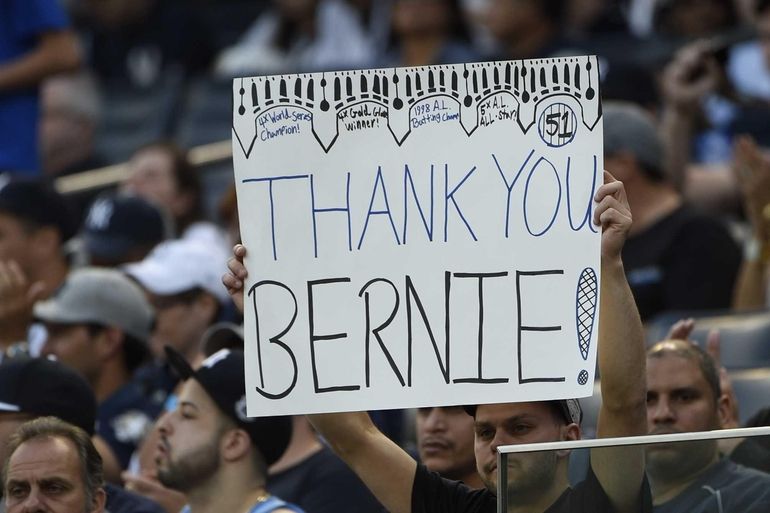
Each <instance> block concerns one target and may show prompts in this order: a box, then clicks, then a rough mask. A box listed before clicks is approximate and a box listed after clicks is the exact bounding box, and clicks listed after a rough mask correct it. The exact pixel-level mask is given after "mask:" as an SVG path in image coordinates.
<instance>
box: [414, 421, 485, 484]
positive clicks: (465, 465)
mask: <svg viewBox="0 0 770 513" xmlns="http://www.w3.org/2000/svg"><path fill="white" fill-rule="evenodd" d="M417 448H418V450H419V451H420V460H421V461H422V462H423V463H424V464H425V466H426V467H428V469H429V470H432V471H434V472H438V473H439V474H441V475H442V476H444V477H446V478H449V479H455V480H460V479H464V478H465V477H466V476H467V475H469V474H472V473H473V472H475V471H476V457H475V455H474V453H473V417H471V416H470V415H468V414H467V413H465V410H463V409H462V408H461V407H459V406H449V407H445V408H420V409H419V410H417Z"/></svg>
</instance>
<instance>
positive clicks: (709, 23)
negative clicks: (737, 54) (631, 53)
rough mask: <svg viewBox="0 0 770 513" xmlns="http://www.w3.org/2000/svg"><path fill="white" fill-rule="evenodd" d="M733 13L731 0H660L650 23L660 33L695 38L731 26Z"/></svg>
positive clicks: (733, 23)
mask: <svg viewBox="0 0 770 513" xmlns="http://www.w3.org/2000/svg"><path fill="white" fill-rule="evenodd" d="M736 14H737V13H736V11H735V6H734V4H733V1H732V0H659V1H658V2H656V4H655V11H654V14H653V26H654V29H655V32H656V33H657V34H659V35H663V36H668V37H672V38H682V39H695V38H698V37H706V36H711V35H713V34H716V33H718V32H720V31H723V30H727V29H730V28H732V27H734V26H735V23H736V21H737V16H736Z"/></svg>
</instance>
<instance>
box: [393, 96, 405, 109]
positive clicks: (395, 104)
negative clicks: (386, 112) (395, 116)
mask: <svg viewBox="0 0 770 513" xmlns="http://www.w3.org/2000/svg"><path fill="white" fill-rule="evenodd" d="M403 106H404V100H402V99H401V98H396V99H395V100H393V107H395V109H396V110H401V107H403Z"/></svg>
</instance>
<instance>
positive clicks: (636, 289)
mask: <svg viewBox="0 0 770 513" xmlns="http://www.w3.org/2000/svg"><path fill="white" fill-rule="evenodd" d="M603 116H604V152H605V161H604V163H605V166H606V168H607V170H608V171H610V172H611V173H613V174H614V175H616V176H618V177H619V178H620V179H622V180H623V181H624V183H626V191H627V193H628V202H629V204H630V205H631V208H632V210H633V212H634V225H633V226H632V228H631V232H630V237H629V239H628V241H627V243H626V245H625V247H624V248H623V261H624V263H625V266H626V267H625V268H626V274H627V276H628V282H629V284H630V285H631V290H632V291H633V293H634V298H635V300H636V304H637V306H638V308H639V313H640V315H641V317H642V320H647V319H650V318H651V317H652V316H654V315H655V314H657V313H660V312H663V311H666V310H676V309H681V310H695V309H699V308H700V309H705V308H726V307H728V306H729V305H730V302H731V297H732V290H733V285H734V283H735V277H736V275H737V272H738V266H739V264H740V250H739V249H738V247H737V245H736V243H735V242H734V241H733V239H732V238H731V236H730V234H729V233H728V232H727V229H726V228H725V227H723V226H722V225H721V224H720V223H719V222H717V221H716V220H713V219H711V218H709V217H706V216H705V215H703V214H700V213H698V212H697V211H695V210H693V209H692V208H691V207H689V206H687V205H685V204H684V203H683V201H682V197H681V196H680V195H679V193H678V192H677V191H676V189H675V188H674V186H673V184H672V183H671V182H670V181H669V180H668V178H667V175H666V172H665V168H664V159H663V146H662V143H661V140H660V137H659V135H658V133H657V130H656V127H655V125H654V123H653V122H652V120H651V119H650V117H649V116H648V115H647V114H646V113H645V112H643V111H642V110H641V109H640V108H638V107H635V106H633V105H630V104H611V105H605V106H604V109H603Z"/></svg>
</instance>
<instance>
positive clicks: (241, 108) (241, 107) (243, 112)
mask: <svg viewBox="0 0 770 513" xmlns="http://www.w3.org/2000/svg"><path fill="white" fill-rule="evenodd" d="M238 114H240V115H241V116H243V115H244V114H246V107H244V106H243V105H241V106H240V107H238Z"/></svg>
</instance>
